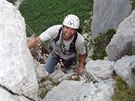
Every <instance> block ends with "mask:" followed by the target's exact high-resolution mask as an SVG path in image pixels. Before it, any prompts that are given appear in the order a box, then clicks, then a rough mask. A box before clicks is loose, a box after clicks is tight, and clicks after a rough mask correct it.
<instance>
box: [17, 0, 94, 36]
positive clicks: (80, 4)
mask: <svg viewBox="0 0 135 101" xmlns="http://www.w3.org/2000/svg"><path fill="white" fill-rule="evenodd" d="M92 5H93V0H24V1H23V3H22V4H21V5H20V8H19V9H20V11H21V14H22V16H23V17H24V18H25V21H26V24H27V25H29V26H30V28H31V29H32V30H33V31H34V32H35V33H36V34H37V35H39V34H41V33H42V32H43V31H44V30H46V29H47V28H48V27H50V26H52V25H55V24H62V22H63V19H64V17H65V16H66V15H68V14H75V15H77V16H78V17H79V18H80V21H81V25H83V23H84V21H85V20H87V19H90V16H91V15H90V11H92ZM89 30H90V28H89ZM28 36H29V35H28Z"/></svg>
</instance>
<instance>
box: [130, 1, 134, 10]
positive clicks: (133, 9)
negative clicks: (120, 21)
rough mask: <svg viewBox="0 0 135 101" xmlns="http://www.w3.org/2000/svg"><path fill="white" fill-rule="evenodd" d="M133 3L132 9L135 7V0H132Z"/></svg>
mask: <svg viewBox="0 0 135 101" xmlns="http://www.w3.org/2000/svg"><path fill="white" fill-rule="evenodd" d="M131 3H132V10H134V9H135V0H131Z"/></svg>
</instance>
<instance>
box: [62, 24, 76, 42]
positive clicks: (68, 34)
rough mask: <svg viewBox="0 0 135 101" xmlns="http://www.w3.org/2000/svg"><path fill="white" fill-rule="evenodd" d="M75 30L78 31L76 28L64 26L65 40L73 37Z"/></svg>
mask: <svg viewBox="0 0 135 101" xmlns="http://www.w3.org/2000/svg"><path fill="white" fill-rule="evenodd" d="M75 32H76V29H74V28H71V27H67V26H63V29H62V35H63V38H64V40H68V39H71V38H72V36H73V35H74V34H75Z"/></svg>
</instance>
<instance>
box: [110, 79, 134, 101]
mask: <svg viewBox="0 0 135 101" xmlns="http://www.w3.org/2000/svg"><path fill="white" fill-rule="evenodd" d="M115 80H116V88H115V94H114V96H113V97H112V99H113V101H135V89H132V88H129V86H128V85H127V84H126V83H125V82H124V81H123V80H122V79H121V78H120V77H116V78H115Z"/></svg>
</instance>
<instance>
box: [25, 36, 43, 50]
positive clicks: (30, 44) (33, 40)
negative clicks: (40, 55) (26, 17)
mask: <svg viewBox="0 0 135 101" xmlns="http://www.w3.org/2000/svg"><path fill="white" fill-rule="evenodd" d="M40 42H41V41H40V39H39V37H36V38H34V39H32V40H31V41H29V42H28V47H29V49H31V48H33V47H34V46H35V45H37V44H38V43H40Z"/></svg>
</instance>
